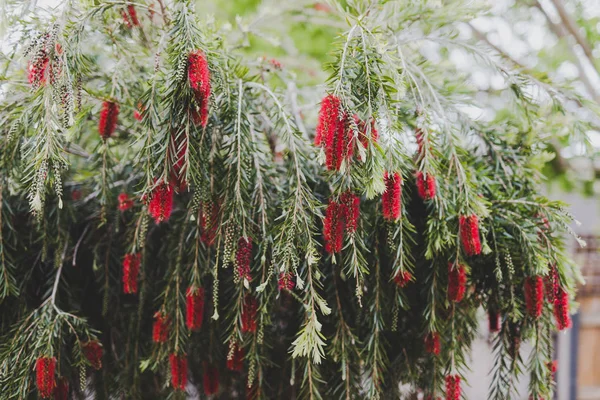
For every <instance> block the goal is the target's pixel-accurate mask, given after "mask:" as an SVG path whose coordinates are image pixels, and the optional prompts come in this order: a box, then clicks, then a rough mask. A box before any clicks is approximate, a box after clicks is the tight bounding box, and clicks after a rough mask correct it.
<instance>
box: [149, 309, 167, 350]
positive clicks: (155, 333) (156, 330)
mask: <svg viewBox="0 0 600 400" xmlns="http://www.w3.org/2000/svg"><path fill="white" fill-rule="evenodd" d="M168 337H169V317H168V316H167V315H166V314H164V313H162V312H160V311H157V312H156V313H155V314H154V324H153V325H152V341H153V342H154V343H166V342H167V339H168Z"/></svg>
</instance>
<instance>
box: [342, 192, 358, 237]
mask: <svg viewBox="0 0 600 400" xmlns="http://www.w3.org/2000/svg"><path fill="white" fill-rule="evenodd" d="M340 203H341V205H342V215H343V216H344V217H345V219H346V232H348V233H354V232H356V227H357V226H358V219H359V218H360V197H358V196H356V195H355V194H353V193H352V192H350V191H348V192H345V193H343V194H342V195H341V196H340Z"/></svg>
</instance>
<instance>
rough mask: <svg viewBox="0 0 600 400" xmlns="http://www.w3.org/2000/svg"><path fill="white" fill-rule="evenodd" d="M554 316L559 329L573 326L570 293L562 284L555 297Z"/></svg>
mask: <svg viewBox="0 0 600 400" xmlns="http://www.w3.org/2000/svg"><path fill="white" fill-rule="evenodd" d="M554 317H555V319H556V327H557V328H558V330H559V331H562V330H563V329H568V328H570V327H571V314H570V313H569V293H567V291H566V290H565V289H563V288H562V286H559V287H558V291H557V292H556V298H555V299H554Z"/></svg>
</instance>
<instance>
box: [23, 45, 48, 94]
mask: <svg viewBox="0 0 600 400" xmlns="http://www.w3.org/2000/svg"><path fill="white" fill-rule="evenodd" d="M46 54H47V53H46V52H45V51H43V53H42V54H41V56H38V57H36V59H35V60H33V61H32V62H31V63H29V67H28V68H27V70H28V71H27V72H28V74H27V79H28V80H29V83H30V84H31V85H33V86H34V87H39V86H42V85H44V84H45V83H46V71H48V64H49V63H50V59H49V58H48V56H47V55H46Z"/></svg>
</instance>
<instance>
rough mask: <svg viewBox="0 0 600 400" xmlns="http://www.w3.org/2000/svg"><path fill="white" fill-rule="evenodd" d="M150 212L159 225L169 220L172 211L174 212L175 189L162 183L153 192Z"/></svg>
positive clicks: (149, 205)
mask: <svg viewBox="0 0 600 400" xmlns="http://www.w3.org/2000/svg"><path fill="white" fill-rule="evenodd" d="M148 211H149V212H150V215H151V216H152V218H154V221H156V223H157V224H160V223H161V222H163V221H168V220H169V218H170V217H171V211H173V189H172V188H171V186H169V185H167V184H164V183H160V184H159V185H158V186H156V187H155V188H154V190H152V194H151V195H150V203H149V204H148Z"/></svg>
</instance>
